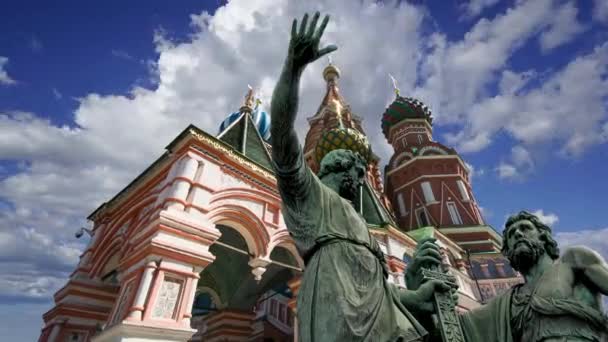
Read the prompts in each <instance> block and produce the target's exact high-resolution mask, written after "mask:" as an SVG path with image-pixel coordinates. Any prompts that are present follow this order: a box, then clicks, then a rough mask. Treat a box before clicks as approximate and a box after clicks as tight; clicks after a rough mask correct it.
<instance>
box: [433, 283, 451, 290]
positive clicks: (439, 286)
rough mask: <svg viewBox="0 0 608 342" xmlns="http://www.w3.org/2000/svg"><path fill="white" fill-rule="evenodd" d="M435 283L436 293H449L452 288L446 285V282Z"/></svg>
mask: <svg viewBox="0 0 608 342" xmlns="http://www.w3.org/2000/svg"><path fill="white" fill-rule="evenodd" d="M433 283H434V284H433V286H434V287H435V290H436V291H441V292H447V291H450V289H451V288H452V287H451V286H450V284H448V283H446V282H445V281H441V280H433Z"/></svg>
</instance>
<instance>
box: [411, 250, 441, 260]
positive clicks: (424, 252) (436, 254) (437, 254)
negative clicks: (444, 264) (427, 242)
mask: <svg viewBox="0 0 608 342" xmlns="http://www.w3.org/2000/svg"><path fill="white" fill-rule="evenodd" d="M428 255H430V256H433V257H435V258H437V260H439V261H441V260H442V259H443V258H442V257H441V252H439V251H438V250H436V249H432V248H426V249H423V250H420V251H418V253H416V257H420V256H428Z"/></svg>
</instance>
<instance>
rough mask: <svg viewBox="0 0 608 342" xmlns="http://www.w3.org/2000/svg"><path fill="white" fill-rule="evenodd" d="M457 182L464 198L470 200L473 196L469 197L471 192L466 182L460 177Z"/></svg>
mask: <svg viewBox="0 0 608 342" xmlns="http://www.w3.org/2000/svg"><path fill="white" fill-rule="evenodd" d="M456 184H457V185H458V190H459V191H460V197H461V198H462V200H463V201H470V200H471V198H470V197H469V192H468V191H467V188H466V186H465V185H464V182H463V181H462V180H460V179H459V180H457V181H456Z"/></svg>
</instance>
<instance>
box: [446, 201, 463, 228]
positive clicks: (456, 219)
mask: <svg viewBox="0 0 608 342" xmlns="http://www.w3.org/2000/svg"><path fill="white" fill-rule="evenodd" d="M447 205H448V211H449V212H450V217H451V218H452V223H453V224H462V219H461V218H460V214H459V213H458V208H456V204H455V203H454V202H448V203H447Z"/></svg>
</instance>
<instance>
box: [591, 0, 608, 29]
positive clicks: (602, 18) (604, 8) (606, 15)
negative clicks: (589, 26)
mask: <svg viewBox="0 0 608 342" xmlns="http://www.w3.org/2000/svg"><path fill="white" fill-rule="evenodd" d="M593 19H595V20H597V21H599V22H602V23H604V24H608V2H607V1H604V0H594V1H593Z"/></svg>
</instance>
